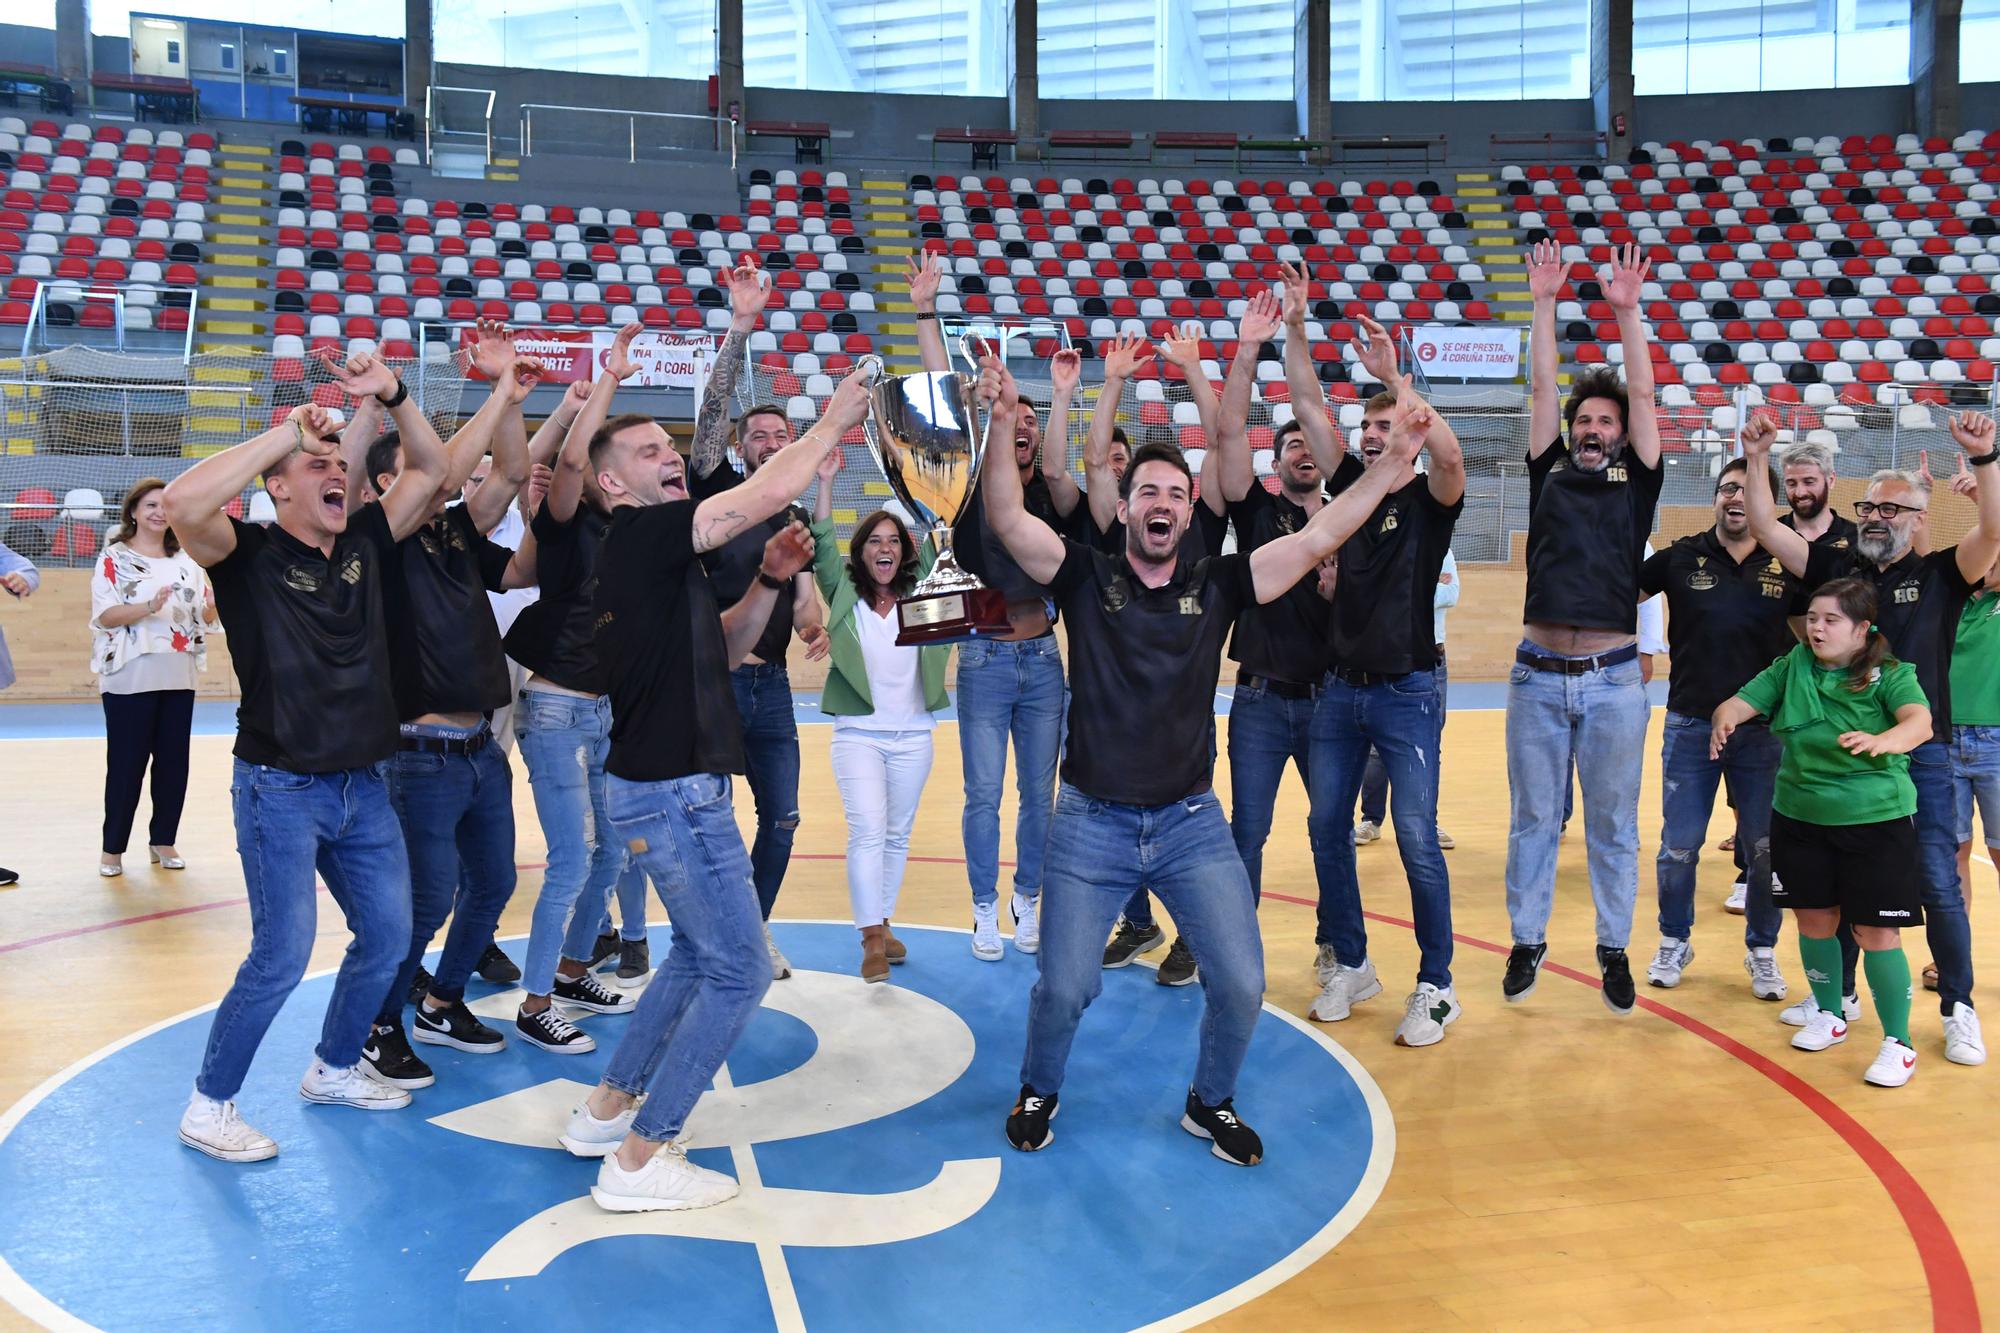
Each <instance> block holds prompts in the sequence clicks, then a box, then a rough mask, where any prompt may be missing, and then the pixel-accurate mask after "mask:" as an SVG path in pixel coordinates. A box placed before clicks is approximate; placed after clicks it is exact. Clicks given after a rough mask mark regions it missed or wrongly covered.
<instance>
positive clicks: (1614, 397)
mask: <svg viewBox="0 0 2000 1333" xmlns="http://www.w3.org/2000/svg"><path fill="white" fill-rule="evenodd" d="M1586 398H1609V399H1610V400H1611V401H1612V402H1614V403H1616V404H1618V424H1619V426H1620V427H1621V428H1622V427H1624V425H1625V423H1626V422H1628V421H1630V420H1631V419H1632V400H1631V398H1630V397H1629V396H1628V395H1627V394H1626V392H1625V382H1624V381H1623V380H1621V379H1619V378H1618V372H1617V371H1615V370H1612V369H1611V368H1609V367H1608V366H1600V367H1598V368H1597V369H1596V370H1586V371H1584V372H1583V374H1581V375H1578V376H1577V377H1576V379H1575V380H1573V381H1571V383H1570V386H1569V401H1568V402H1566V403H1564V404H1563V428H1564V429H1565V430H1575V429H1576V414H1577V413H1578V412H1579V411H1580V410H1582V408H1583V400H1584V399H1586Z"/></svg>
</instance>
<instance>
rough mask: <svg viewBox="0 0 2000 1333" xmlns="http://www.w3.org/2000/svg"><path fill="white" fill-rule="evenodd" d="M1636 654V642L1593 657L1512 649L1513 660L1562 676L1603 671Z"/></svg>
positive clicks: (1622, 662) (1624, 661) (1634, 657)
mask: <svg viewBox="0 0 2000 1333" xmlns="http://www.w3.org/2000/svg"><path fill="white" fill-rule="evenodd" d="M1638 656H1639V645H1638V644H1636V643H1628V644H1626V645H1625V646H1624V647H1623V648H1613V649H1612V650H1611V651H1610V652H1608V653H1599V654H1598V655H1597V656H1595V657H1544V656H1542V655H1541V654H1540V653H1531V652H1529V651H1528V650H1527V649H1526V648H1516V649H1515V650H1514V660H1515V661H1516V662H1519V663H1520V664H1521V665H1522V666H1524V667H1533V668H1534V669H1535V670H1536V671H1553V672H1555V673H1556V674H1558V675H1562V676H1581V675H1585V674H1588V673H1589V672H1592V671H1604V670H1607V669H1609V668H1611V667H1615V666H1620V665H1622V664H1624V663H1626V662H1631V661H1635V660H1637V658H1638Z"/></svg>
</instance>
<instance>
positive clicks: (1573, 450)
mask: <svg viewBox="0 0 2000 1333" xmlns="http://www.w3.org/2000/svg"><path fill="white" fill-rule="evenodd" d="M1624 456H1625V441H1624V439H1623V438H1620V439H1616V440H1610V441H1607V442H1606V443H1605V444H1604V445H1603V447H1602V451H1601V452H1600V453H1599V454H1598V456H1597V457H1596V458H1595V459H1593V460H1588V461H1587V460H1585V459H1584V457H1583V454H1582V449H1581V446H1580V445H1579V444H1577V443H1576V442H1575V441H1572V442H1571V443H1570V450H1569V461H1570V466H1571V467H1573V468H1575V469H1576V470H1577V471H1579V472H1602V471H1604V469H1606V468H1608V467H1610V466H1611V465H1612V464H1613V463H1615V462H1617V461H1618V460H1619V459H1620V458H1622V457H1624Z"/></svg>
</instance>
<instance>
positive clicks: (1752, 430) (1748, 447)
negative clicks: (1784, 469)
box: [1740, 412, 1778, 459]
mask: <svg viewBox="0 0 2000 1333" xmlns="http://www.w3.org/2000/svg"><path fill="white" fill-rule="evenodd" d="M1740 438H1741V439H1742V441H1743V455H1744V457H1746V458H1752V459H1758V458H1769V457H1770V456H1771V442H1772V441H1773V440H1776V439H1777V438H1778V419H1777V418H1776V417H1773V416H1766V415H1765V414H1763V413H1761V412H1753V413H1751V414H1750V419H1749V420H1748V421H1746V422H1744V423H1743V430H1742V432H1741V435H1740Z"/></svg>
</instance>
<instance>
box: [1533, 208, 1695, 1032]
mask: <svg viewBox="0 0 2000 1333" xmlns="http://www.w3.org/2000/svg"><path fill="white" fill-rule="evenodd" d="M1650 268H1651V263H1650V261H1646V260H1642V259H1641V258H1640V257H1639V250H1638V247H1636V246H1629V245H1628V246H1626V247H1625V248H1624V249H1623V251H1622V252H1620V253H1618V254H1617V255H1616V256H1615V257H1614V258H1613V260H1612V262H1611V263H1610V264H1608V265H1606V266H1605V268H1604V269H1603V272H1602V274H1601V280H1602V282H1603V285H1604V295H1605V299H1606V300H1607V301H1609V302H1610V304H1611V308H1612V310H1613V311H1614V312H1615V313H1616V315H1617V317H1618V333H1619V339H1620V343H1621V345H1622V346H1623V347H1624V352H1625V376H1626V378H1625V381H1624V382H1623V383H1620V381H1619V379H1618V377H1617V375H1616V374H1615V373H1613V372H1611V371H1609V370H1594V371H1591V372H1589V373H1587V374H1584V375H1580V376H1578V377H1577V379H1576V381H1575V383H1573V384H1572V385H1571V386H1570V395H1569V401H1568V402H1567V403H1566V404H1565V403H1562V402H1561V401H1560V398H1561V395H1560V393H1559V390H1558V388H1557V384H1556V374H1557V363H1556V329H1555V321H1556V298H1557V297H1558V296H1559V295H1560V294H1561V293H1562V288H1563V284H1564V282H1565V281H1567V279H1568V275H1569V263H1568V261H1567V260H1565V259H1564V258H1563V255H1562V249H1561V247H1560V246H1558V245H1557V244H1556V243H1555V242H1553V241H1543V242H1541V243H1539V244H1538V245H1536V246H1535V248H1534V252H1533V254H1532V255H1531V256H1530V257H1529V264H1528V290H1529V292H1530V294H1531V295H1532V296H1533V297H1534V302H1535V308H1534V311H1535V312H1534V324H1533V328H1532V332H1531V333H1530V335H1529V339H1530V351H1531V357H1532V374H1533V377H1534V385H1533V398H1532V405H1531V408H1530V412H1529V431H1530V435H1529V438H1528V507H1529V508H1528V595H1527V607H1526V612H1525V616H1524V619H1525V620H1526V625H1525V626H1524V628H1523V630H1522V637H1521V644H1520V647H1519V648H1517V649H1516V650H1515V653H1514V670H1513V674H1512V676H1511V677H1510V680H1509V684H1508V689H1507V783H1508V787H1509V791H1510V794H1511V801H1512V810H1511V814H1510V818H1509V828H1508V842H1507V915H1508V917H1509V918H1510V919H1511V920H1512V923H1513V932H1514V947H1513V950H1512V952H1511V953H1509V954H1508V956H1507V975H1506V978H1505V979H1504V981H1503V982H1502V984H1501V990H1502V993H1503V994H1504V995H1505V996H1506V998H1507V1002H1508V1003H1509V1004H1518V1003H1520V1002H1521V1001H1523V1000H1525V999H1527V998H1528V996H1529V994H1530V993H1532V992H1533V991H1534V989H1535V983H1536V981H1537V980H1539V979H1540V976H1541V970H1542V960H1543V959H1544V958H1545V957H1547V956H1548V951H1549V946H1548V925H1549V914H1550V911H1551V909H1552V908H1553V907H1554V905H1555V889H1556V843H1557V841H1558V840H1559V839H1560V837H1561V835H1562V809H1563V800H1564V793H1565V792H1566V791H1567V790H1568V787H1569V774H1570V765H1571V764H1572V763H1574V764H1575V766H1576V772H1577V774H1578V775H1579V777H1580V778H1581V779H1582V783H1583V817H1584V837H1585V839H1586V845H1587V848H1588V852H1589V861H1590V894H1591V898H1592V900H1593V901H1594V902H1595V903H1596V905H1597V965H1598V969H1599V971H1600V972H1601V974H1602V975H1603V979H1604V990H1603V997H1604V1003H1605V1005H1606V1007H1607V1008H1609V1009H1610V1010H1611V1012H1612V1013H1614V1014H1617V1015H1619V1016H1621V1017H1623V1016H1624V1015H1627V1014H1630V1013H1631V1012H1632V1006H1633V1005H1634V1004H1635V1003H1636V1002H1637V992H1636V990H1635V988H1634V987H1633V984H1632V967H1631V962H1630V960H1629V959H1627V957H1626V954H1625V948H1626V945H1627V944H1628V943H1629V942H1630V939H1631V935H1632V913H1633V910H1634V908H1635V907H1636V905H1637V903H1638V895H1639V775H1640V772H1641V770H1642V769H1643V768H1644V766H1645V747H1646V723H1647V720H1648V718H1649V717H1650V716H1651V712H1652V709H1651V706H1650V705H1649V704H1648V703H1647V700H1646V686H1645V682H1644V680H1642V679H1641V672H1640V664H1639V640H1638V617H1639V566H1640V563H1641V562H1642V561H1643V560H1644V558H1645V550H1646V534H1647V533H1648V532H1649V531H1651V530H1652V526H1653V510H1654V507H1655V505H1656V504H1657V503H1658V501H1659V498H1660V480H1661V472H1660V428H1659V422H1658V419H1657V418H1656V417H1655V415H1654V405H1653V360H1652V348H1651V346H1650V343H1649V340H1648V338H1647V334H1646V326H1645V324H1644V322H1643V321H1642V320H1641V319H1640V317H1639V297H1640V294H1641V292H1642V290H1643V288H1644V286H1645V281H1646V274H1647V272H1648V270H1649V269H1650ZM1565 426H1567V427H1568V437H1567V439H1565V438H1564V427H1565Z"/></svg>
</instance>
